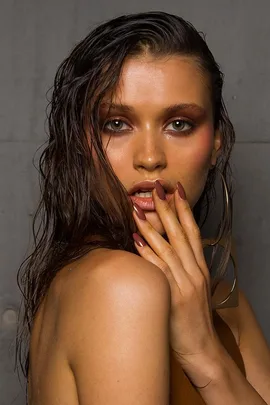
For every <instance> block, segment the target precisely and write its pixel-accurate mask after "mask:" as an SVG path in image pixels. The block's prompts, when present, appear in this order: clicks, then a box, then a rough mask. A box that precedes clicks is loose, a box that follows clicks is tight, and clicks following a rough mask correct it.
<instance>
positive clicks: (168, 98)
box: [29, 57, 270, 405]
mask: <svg viewBox="0 0 270 405" xmlns="http://www.w3.org/2000/svg"><path fill="white" fill-rule="evenodd" d="M149 78H151V80H149ZM120 102H121V103H122V104H125V105H129V106H131V107H132V108H133V110H132V112H129V113H127V112H124V111H123V110H120V107H118V109H117V110H115V111H113V112H111V115H110V117H109V119H110V120H117V121H120V120H121V122H123V126H121V130H122V131H123V132H121V133H120V134H115V133H114V134H113V135H112V138H111V140H110V142H109V143H108V140H109V132H104V133H103V139H104V145H105V146H106V151H107V155H108V158H109V160H110V162H111V164H112V166H113V168H114V170H115V173H116V175H117V176H118V177H119V179H120V180H121V182H122V183H123V185H124V186H125V188H126V189H127V190H128V189H130V188H131V187H132V186H133V185H134V184H135V183H137V182H139V181H142V180H146V179H148V180H149V179H151V180H153V179H156V178H160V177H161V178H164V179H166V180H167V181H169V182H171V184H172V186H174V187H175V186H176V182H177V181H180V182H181V184H182V185H183V186H184V188H185V191H186V194H187V199H188V202H189V204H190V206H191V207H193V206H194V205H195V203H196V202H197V200H198V198H199V196H200V194H201V192H202V190H203V187H204V184H205V181H206V178H207V174H208V170H209V168H210V167H211V166H212V165H215V163H216V159H217V157H218V151H219V148H220V145H221V141H222V140H221V136H220V134H219V132H216V133H215V132H214V129H213V116H212V106H211V100H210V92H209V89H208V83H207V78H206V77H204V76H203V74H202V72H201V70H199V69H198V66H197V65H196V63H195V62H194V61H193V60H191V59H188V58H181V57H172V58H170V59H163V60H160V59H158V60H153V59H152V58H147V57H146V58H142V59H135V60H134V59H131V60H128V61H127V62H126V64H125V67H124V70H123V73H122V77H121V81H120V85H119V87H118V89H117V92H116V95H115V99H114V103H115V104H119V103H120ZM176 104H177V105H179V104H181V105H183V104H185V105H187V104H192V105H196V106H199V109H196V108H195V109H194V108H193V107H190V106H189V107H185V108H178V110H177V111H174V113H173V114H171V115H169V116H168V114H167V115H166V114H165V113H164V111H163V110H164V108H167V107H168V106H171V105H176ZM105 108H106V107H105V106H104V109H105ZM105 111H106V110H105ZM176 120H181V122H183V126H182V127H181V128H180V129H179V128H175V127H173V126H172V122H173V121H176ZM189 122H192V123H193V124H195V129H194V130H193V131H191V132H189V129H190V126H189V124H188V123H189ZM108 125H109V124H108ZM121 125H122V124H121ZM107 128H108V127H107ZM110 128H111V126H110ZM107 143H108V144H107ZM170 204H171V205H170V208H171V209H172V211H173V212H176V209H175V206H174V200H173V199H172V200H171V201H170ZM146 216H147V220H148V221H149V223H150V224H151V225H152V226H153V228H154V229H155V230H156V231H157V232H158V233H160V234H161V235H162V234H164V232H165V230H164V226H163V223H162V221H161V220H160V218H159V216H158V215H157V213H156V212H146ZM114 280H117V282H115V283H114ZM121 280H124V282H125V283H124V284H121ZM138 280H139V281H138ZM129 283H130V284H129ZM132 283H133V284H132ZM107 285H108V286H107ZM129 285H131V286H133V285H134V288H130V289H129V288H128V286H129ZM142 287H143V288H142ZM150 287H151V288H150ZM106 288H107V289H106ZM224 289H226V286H225V285H224V286H221V287H220V292H219V293H218V294H220V296H221V297H223V296H224V291H223V290H224ZM139 291H140V293H139ZM142 291H143V292H142ZM104 296H105V298H106V296H108V300H107V301H106V299H105V298H104ZM141 296H142V297H143V300H142V301H141V300H140V297H141ZM217 299H218V297H217ZM99 302H102V305H103V306H100V305H99ZM169 304H170V292H169V287H168V283H167V280H166V278H165V276H164V275H163V273H162V271H161V270H160V269H159V268H158V267H157V266H154V265H153V264H152V263H148V262H147V261H146V260H145V259H143V258H141V257H138V256H136V255H132V254H130V253H128V252H119V251H111V250H107V249H101V250H97V251H94V252H91V253H90V254H88V255H86V256H85V257H84V258H82V259H80V260H79V261H77V262H76V263H74V264H73V266H72V271H70V270H69V267H67V268H64V269H62V270H61V271H60V272H59V273H58V274H57V276H56V277H55V279H54V281H53V282H52V284H51V286H50V289H49V291H48V294H47V296H46V298H45V300H44V301H43V303H42V305H41V306H40V308H39V311H38V314H37V317H36V320H35V323H34V326H33V331H32V335H31V350H30V355H31V358H30V360H31V368H30V374H29V377H30V384H29V397H30V398H29V402H30V405H47V404H50V405H54V404H60V403H61V404H62V403H63V404H65V405H77V404H80V405H84V404H88V403H95V405H96V404H98V405H99V404H105V403H106V404H108V403H109V402H108V401H109V398H110V399H111V398H112V395H114V398H115V402H114V401H112V402H110V403H117V404H118V405H119V404H120V405H121V404H122V403H123V404H124V403H127V398H128V395H130V392H132V393H133V394H135V395H134V396H133V397H134V402H132V403H134V404H135V403H136V404H140V405H144V404H147V405H152V404H153V405H154V404H155V405H157V404H162V405H165V404H166V399H167V391H168V353H167V352H166V350H165V351H164V347H166V345H168V341H167V340H166V339H167V338H166V336H165V334H163V333H162V331H163V330H165V329H166V325H167V322H168V319H169V306H170V305H169ZM129 305H130V306H129ZM111 306H113V308H114V310H115V311H116V313H117V314H119V316H121V314H122V313H123V314H124V315H123V316H124V320H125V321H124V322H120V321H119V323H117V322H116V321H117V319H114V320H111V318H110V316H109V318H106V316H107V317H108V309H109V308H111ZM132 307H134V308H135V309H136V311H140V309H141V308H142V312H140V315H141V316H140V319H138V321H137V322H136V323H135V324H134V325H133V324H132V322H133V318H134V317H135V316H136V311H135V309H134V311H135V312H134V316H133V317H132V316H130V317H129V316H128V314H129V311H131V310H132ZM152 307H153V313H151V309H152ZM118 308H120V309H119V311H120V312H119V313H118V312H117V311H118ZM125 308H127V309H125ZM154 309H156V310H154ZM103 310H104V311H103ZM121 311H122V312H121ZM147 311H148V312H147ZM144 312H145V313H146V312H147V314H148V317H147V318H145V319H144ZM218 312H219V313H220V315H221V316H222V318H223V319H224V320H225V322H226V323H227V324H228V326H229V327H230V329H231V330H232V332H233V334H234V337H235V339H236V342H237V343H238V345H239V348H240V351H241V354H242V356H243V360H244V363H245V367H246V372H247V379H248V381H249V382H250V384H251V385H252V386H253V387H254V388H255V389H256V390H257V391H258V392H259V394H260V395H261V397H262V398H264V399H265V401H266V400H267V401H268V400H269V402H267V403H270V386H269V382H268V381H269V380H270V355H269V349H268V347H267V344H266V342H265V339H264V337H263V335H262V332H261V330H260V328H259V326H258V324H257V322H256V320H255V318H254V315H253V312H252V310H251V308H250V306H249V305H248V303H247V301H246V299H245V297H244V295H243V294H242V293H240V304H239V306H238V307H237V308H228V309H223V310H219V311H218ZM138 313H139V312H138ZM97 314H98V315H97ZM132 314H133V313H132ZM104 317H105V318H104ZM104 319H105V320H106V321H107V322H108V325H111V329H109V330H106V327H105V326H104V323H103V322H104ZM149 320H151V322H149ZM110 322H111V323H110ZM152 322H153V324H151V327H150V328H149V323H152ZM123 325H127V326H126V329H127V330H126V329H125V330H123V328H124V326H123ZM136 325H138V328H136ZM148 328H149V329H148ZM137 329H139V331H138V330H137ZM140 330H144V331H145V334H146V333H147V336H148V340H150V341H151V342H152V343H151V348H152V350H153V352H151V350H150V348H149V347H148V348H147V352H146V353H141V352H140V351H139V350H140V348H141V347H144V344H143V343H141V345H140V344H138V345H137V346H138V353H137V354H136V355H135V354H134V358H132V357H131V358H128V360H129V362H128V360H127V353H126V352H125V350H124V349H125V344H127V342H131V341H132V339H135V340H136V342H139V341H140V340H139V339H143V338H145V339H146V337H145V335H144V334H142V335H140V334H139V332H140ZM153 330H154V331H160V333H159V334H158V335H157V334H153V335H151V333H153ZM94 331H95V333H94ZM98 331H100V333H99V332H98ZM130 331H132V333H131V332H130ZM125 333H131V335H128V338H127V340H126V341H125V342H126V343H125V344H124V345H123V347H122V346H121V345H120V346H121V347H120V348H119V341H117V338H119V339H121V338H122V336H124V334H125ZM137 333H138V337H137V335H136V334H137ZM114 339H116V342H117V344H115V346H113V341H114ZM137 346H136V348H137ZM104 348H107V350H108V351H109V352H110V353H114V352H116V353H117V357H118V358H121V359H122V364H120V365H119V369H118V368H117V364H116V363H112V364H111V358H110V357H109V358H108V359H109V360H108V359H107V358H106V353H107V352H106V351H105V352H103V351H102V350H104ZM110 348H111V351H110ZM129 355H130V354H129ZM158 356H159V357H158ZM146 357H147V364H146V363H145V359H146ZM105 358H106V359H107V360H106V359H105ZM87 359H89V361H87ZM95 361H96V367H94V365H93V364H95ZM106 361H108V363H106ZM125 361H126V363H125ZM102 362H104V364H105V365H106V367H105V366H104V369H103V368H102V364H101V363H102ZM100 364H101V365H100ZM126 364H127V365H128V368H127V370H125V374H124V375H122V374H121V370H122V369H125V365H126ZM158 364H160V365H161V366H160V369H162V370H161V371H160V370H159V367H157V365H158ZM91 367H92V368H91ZM132 367H133V368H134V369H132ZM129 369H132V370H131V371H132V373H131V377H130V380H128V376H129V374H128V371H129ZM136 371H138V372H137V374H136ZM99 373H100V374H99ZM153 375H154V377H153ZM118 377H119V378H118ZM114 378H115V379H114ZM123 378H126V382H125V384H126V385H127V387H126V390H127V392H126V393H125V392H123V391H121V390H120V387H121V381H122V380H123ZM140 379H141V380H140ZM153 379H154V381H155V383H154V382H153V381H152V380H153ZM145 381H146V383H145V384H146V387H148V386H149V387H151V390H150V392H147V391H143V392H141V391H140V387H142V386H143V385H144V382H145ZM151 384H153V385H151ZM155 384H156V385H155ZM89 387H90V388H91V389H90V388H89ZM88 388H89V392H90V391H91V392H92V393H94V394H93V395H94V396H93V397H91V396H88V395H90V394H89V392H88V391H87V389H88ZM118 392H120V394H121V398H118V397H117V395H118ZM120 394H119V395H120ZM125 394H126V395H127V397H125ZM155 395H156V397H155ZM136 398H139V399H137V400H136ZM120 401H123V402H120ZM128 402H129V403H131V402H130V400H129V401H128ZM258 403H260V402H258ZM262 403H263V402H262ZM265 403H266V402H265Z"/></svg>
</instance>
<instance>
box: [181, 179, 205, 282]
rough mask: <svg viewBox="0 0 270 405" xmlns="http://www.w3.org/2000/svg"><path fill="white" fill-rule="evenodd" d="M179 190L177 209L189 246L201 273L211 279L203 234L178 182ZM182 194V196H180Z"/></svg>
mask: <svg viewBox="0 0 270 405" xmlns="http://www.w3.org/2000/svg"><path fill="white" fill-rule="evenodd" d="M178 187H179V189H180V193H179V191H178V189H177V190H176V192H175V193H174V201H175V208H176V212H177V216H178V218H179V221H180V222H181V225H182V228H183V231H184V232H185V234H186V236H187V238H188V241H189V244H190V246H191V248H192V251H193V254H194V256H195V259H196V262H197V263H198V266H199V267H200V269H201V271H202V272H203V274H204V275H205V277H207V278H209V270H208V268H207V264H206V261H205V256H204V252H203V246H202V239H201V232H200V229H199V227H198V224H197V223H196V221H195V218H194V215H193V212H192V210H191V207H190V205H189V203H188V200H187V199H186V198H185V191H184V189H183V186H182V185H181V184H180V183H179V182H178ZM180 194H181V196H180Z"/></svg>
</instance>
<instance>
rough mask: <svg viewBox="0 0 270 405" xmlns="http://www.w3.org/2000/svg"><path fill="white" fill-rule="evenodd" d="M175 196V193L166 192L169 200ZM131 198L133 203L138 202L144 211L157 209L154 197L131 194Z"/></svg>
mask: <svg viewBox="0 0 270 405" xmlns="http://www.w3.org/2000/svg"><path fill="white" fill-rule="evenodd" d="M172 197H173V194H166V200H167V201H168V202H169V201H170V199H171V198H172ZM130 199H131V201H132V202H133V203H136V204H137V205H138V206H139V207H140V208H141V209H142V210H144V211H155V210H156V208H155V203H154V200H153V198H152V197H139V196H134V195H131V196H130Z"/></svg>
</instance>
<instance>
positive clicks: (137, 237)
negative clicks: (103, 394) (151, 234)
mask: <svg viewBox="0 0 270 405" xmlns="http://www.w3.org/2000/svg"><path fill="white" fill-rule="evenodd" d="M132 236H133V239H134V240H135V242H136V243H137V245H138V246H140V247H143V246H146V245H147V243H146V242H145V241H144V240H143V238H141V237H140V235H138V234H137V233H133V234H132Z"/></svg>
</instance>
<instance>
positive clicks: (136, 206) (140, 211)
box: [133, 202, 146, 220]
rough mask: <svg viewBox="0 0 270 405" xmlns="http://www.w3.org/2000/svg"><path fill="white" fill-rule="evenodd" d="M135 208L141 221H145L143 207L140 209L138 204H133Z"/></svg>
mask: <svg viewBox="0 0 270 405" xmlns="http://www.w3.org/2000/svg"><path fill="white" fill-rule="evenodd" d="M133 208H134V211H135V212H136V214H137V215H138V217H139V218H140V219H143V220H145V219H146V216H145V213H144V212H143V210H142V209H141V207H139V206H138V204H136V203H135V202H134V203H133Z"/></svg>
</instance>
